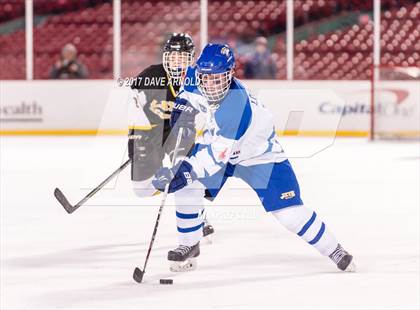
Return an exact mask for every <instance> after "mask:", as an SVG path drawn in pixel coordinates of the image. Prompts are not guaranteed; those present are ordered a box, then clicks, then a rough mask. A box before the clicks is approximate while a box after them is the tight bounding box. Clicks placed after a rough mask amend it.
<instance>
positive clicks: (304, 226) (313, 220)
mask: <svg viewBox="0 0 420 310" xmlns="http://www.w3.org/2000/svg"><path fill="white" fill-rule="evenodd" d="M272 214H273V215H274V217H275V218H276V219H277V220H278V221H279V222H280V223H281V224H282V225H283V226H284V227H286V228H287V229H288V230H290V231H291V232H294V233H295V234H297V235H298V236H300V237H301V238H302V239H303V240H305V241H306V242H308V243H309V244H310V245H312V246H313V247H314V248H316V249H317V250H318V251H319V252H320V253H321V254H322V255H325V256H328V255H330V254H331V253H332V252H333V251H334V250H335V249H336V248H337V245H338V242H337V240H336V238H335V237H334V235H333V234H332V233H331V232H330V231H329V229H328V228H327V227H326V225H325V223H324V222H322V221H321V219H320V218H319V216H318V215H317V214H316V213H315V212H314V211H312V210H310V209H309V208H307V207H306V206H304V205H302V206H293V207H288V208H284V209H280V210H277V211H274V212H272Z"/></svg>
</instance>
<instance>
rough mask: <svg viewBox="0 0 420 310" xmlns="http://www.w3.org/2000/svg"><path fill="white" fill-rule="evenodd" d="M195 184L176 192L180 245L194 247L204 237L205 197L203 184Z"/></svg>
mask: <svg viewBox="0 0 420 310" xmlns="http://www.w3.org/2000/svg"><path fill="white" fill-rule="evenodd" d="M196 183H198V182H194V183H193V184H191V185H189V186H187V187H184V188H183V189H181V190H179V191H177V192H175V205H176V223H177V231H178V243H179V244H180V245H186V246H193V245H195V244H197V243H198V242H199V241H200V239H201V237H202V236H203V217H202V211H203V197H204V189H203V187H202V186H201V184H196Z"/></svg>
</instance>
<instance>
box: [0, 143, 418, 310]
mask: <svg viewBox="0 0 420 310" xmlns="http://www.w3.org/2000/svg"><path fill="white" fill-rule="evenodd" d="M282 140H283V145H284V146H285V148H286V151H287V150H290V151H291V152H293V154H298V153H299V150H300V149H301V148H302V149H303V148H304V147H305V144H306V145H307V144H313V142H314V141H316V142H321V144H322V142H323V140H322V139H319V140H315V139H303V138H300V139H296V138H295V139H290V138H289V139H282ZM121 145H124V139H122V140H121V139H120V138H116V137H113V138H110V137H108V138H97V139H95V138H87V137H86V138H81V137H59V138H58V137H57V138H52V137H1V144H0V146H1V153H0V155H1V193H0V194H1V296H0V298H1V304H0V306H1V309H210V308H214V309H238V308H241V309H262V308H264V309H265V308H270V309H418V308H419V289H420V288H419V188H420V180H419V178H420V176H419V173H420V170H419V168H420V167H419V158H420V146H419V144H418V143H398V142H375V143H369V142H367V141H366V140H365V139H339V140H337V141H335V143H334V144H333V145H331V146H330V147H328V148H326V149H325V150H323V151H321V152H319V153H317V154H316V155H314V156H312V157H304V158H293V159H291V162H292V164H293V166H294V168H295V171H296V173H297V175H298V178H299V180H300V184H301V190H302V196H303V199H304V201H305V203H306V205H308V206H309V207H310V208H313V209H315V210H316V211H317V213H318V214H319V215H320V216H322V218H323V220H324V221H325V222H326V224H327V225H328V226H329V228H330V229H331V230H332V231H333V232H335V234H336V236H337V237H338V239H339V241H340V242H341V243H342V244H343V246H344V247H345V248H346V249H348V250H349V251H350V252H351V253H352V254H353V255H354V256H355V260H356V264H357V267H358V272H357V273H354V274H347V273H342V272H340V271H339V270H338V269H336V267H335V266H334V265H333V264H332V263H331V262H330V260H329V259H327V258H325V257H322V256H320V255H319V254H318V252H317V251H316V250H314V249H313V248H312V247H311V246H309V245H308V244H306V243H305V242H303V241H302V240H300V239H299V238H298V237H297V236H295V235H293V234H291V233H289V232H288V231H286V230H285V229H284V228H283V227H280V225H279V224H278V223H277V222H276V221H275V220H274V218H273V217H272V216H270V215H269V214H266V213H265V212H264V211H263V208H262V207H261V206H260V204H259V202H258V199H257V197H256V196H255V194H254V193H253V192H252V191H251V190H249V189H247V188H246V186H244V184H242V183H241V182H239V181H236V180H233V181H231V182H229V183H228V184H227V187H226V188H225V189H224V190H223V192H222V193H221V194H220V195H219V197H218V198H217V200H216V201H215V202H214V203H213V204H211V203H209V204H208V208H207V210H208V213H209V218H210V221H211V222H212V224H213V225H214V227H215V229H216V233H215V235H214V237H213V244H208V243H206V242H203V244H202V247H201V250H202V254H201V256H200V257H199V261H198V264H199V266H198V269H197V270H196V271H194V272H191V273H183V274H173V273H171V272H170V271H169V268H168V263H167V261H166V253H167V251H168V250H169V249H171V248H172V247H174V246H176V237H175V219H174V207H173V200H172V197H169V201H168V205H167V206H166V207H165V209H164V214H163V217H162V221H161V223H160V227H159V232H158V236H157V239H156V243H155V248H154V250H153V252H152V255H151V259H150V261H149V265H148V268H147V272H146V274H145V276H144V283H142V284H137V283H135V282H134V281H133V280H132V278H131V277H132V272H133V270H134V268H135V267H136V266H140V267H142V265H143V260H144V257H145V254H146V249H147V246H148V242H149V240H150V236H151V233H152V229H153V225H154V221H155V217H156V213H157V210H158V204H159V201H160V197H159V196H157V197H153V198H146V199H139V198H136V197H135V196H134V195H133V194H132V192H131V189H130V184H129V181H128V179H129V171H128V169H127V171H124V173H123V174H121V176H120V177H119V179H118V182H117V183H113V184H112V186H109V187H108V189H106V190H104V191H102V192H100V193H98V194H97V196H95V198H93V199H92V200H91V201H90V203H88V205H86V206H83V207H82V208H80V209H79V210H77V211H76V212H75V213H73V214H72V215H68V214H67V213H66V212H65V211H64V209H63V208H62V207H61V206H60V205H59V204H58V202H57V201H56V200H55V198H54V196H53V190H54V188H55V187H57V186H58V187H60V188H61V189H62V190H63V192H64V193H65V194H66V195H67V196H68V198H69V200H70V201H71V202H73V203H75V202H77V201H78V200H79V199H81V198H82V197H83V195H84V194H86V192H87V191H86V190H81V189H80V187H86V186H89V185H90V186H94V185H96V183H97V182H98V181H101V179H103V178H105V177H106V176H107V175H108V174H110V173H111V172H112V171H113V170H114V169H116V168H117V167H118V166H119V165H120V164H121V163H122V161H123V160H124V150H123V149H121ZM91 146H94V147H91ZM302 153H304V152H302ZM93 155H95V156H96V158H92V156H93ZM89 158H90V159H89ZM89 167H90V168H89ZM160 278H172V279H174V284H173V285H171V286H170V285H165V286H162V285H160V284H159V279H160Z"/></svg>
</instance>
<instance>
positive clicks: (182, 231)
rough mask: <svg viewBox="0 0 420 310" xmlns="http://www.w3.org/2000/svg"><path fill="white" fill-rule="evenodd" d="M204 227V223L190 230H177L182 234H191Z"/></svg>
mask: <svg viewBox="0 0 420 310" xmlns="http://www.w3.org/2000/svg"><path fill="white" fill-rule="evenodd" d="M203 226H204V223H201V224H200V225H197V226H193V227H188V228H181V227H179V226H177V229H178V231H179V232H180V233H189V232H193V231H196V230H199V229H200V228H202V227H203Z"/></svg>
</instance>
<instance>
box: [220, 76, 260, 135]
mask: <svg viewBox="0 0 420 310" xmlns="http://www.w3.org/2000/svg"><path fill="white" fill-rule="evenodd" d="M233 83H236V82H235V81H233ZM251 118H252V110H251V103H250V101H249V97H248V94H247V93H246V91H245V90H244V89H243V88H242V87H240V86H239V85H237V84H236V85H233V87H231V90H230V91H229V94H228V95H227V96H226V97H225V98H224V99H223V101H222V102H221V104H220V107H219V109H218V110H217V111H216V113H215V120H216V124H217V126H218V127H219V131H218V132H216V135H219V136H222V137H224V138H227V139H232V140H239V139H240V138H241V137H242V136H243V135H244V134H245V132H246V130H247V129H248V127H249V125H250V123H251Z"/></svg>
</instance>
